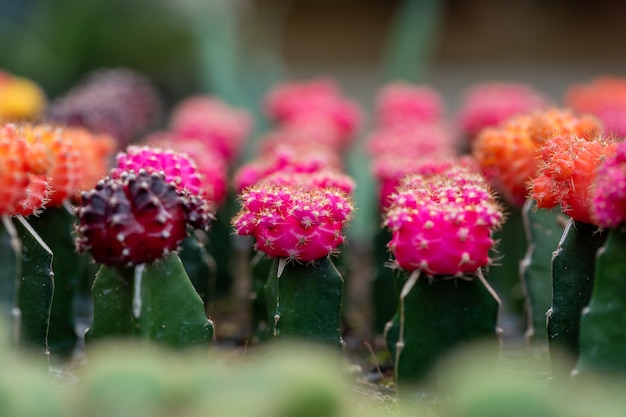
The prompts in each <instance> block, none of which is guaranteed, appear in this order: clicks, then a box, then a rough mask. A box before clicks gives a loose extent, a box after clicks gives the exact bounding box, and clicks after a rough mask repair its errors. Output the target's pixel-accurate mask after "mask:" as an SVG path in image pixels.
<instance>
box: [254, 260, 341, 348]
mask: <svg viewBox="0 0 626 417" xmlns="http://www.w3.org/2000/svg"><path fill="white" fill-rule="evenodd" d="M265 297H266V302H267V310H268V317H267V320H268V323H269V332H270V334H271V336H273V337H277V338H290V339H305V340H309V341H314V342H320V343H325V344H329V345H333V346H336V347H339V348H341V347H342V346H343V341H342V338H341V307H342V303H343V278H342V277H341V275H340V274H339V272H338V271H337V268H335V265H333V262H332V261H331V259H330V258H328V257H326V258H322V259H319V260H316V261H313V262H309V263H306V264H300V263H295V262H286V260H285V259H284V258H283V259H275V260H274V263H273V265H272V269H271V270H270V273H269V276H268V280H267V283H266V284H265Z"/></svg>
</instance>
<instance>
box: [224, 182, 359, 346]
mask: <svg viewBox="0 0 626 417" xmlns="http://www.w3.org/2000/svg"><path fill="white" fill-rule="evenodd" d="M241 203H242V209H241V211H240V212H239V214H238V215H237V216H236V217H235V218H234V219H233V225H234V227H235V229H236V230H237V233H238V234H240V235H251V236H254V238H255V241H256V243H255V247H256V249H257V250H259V251H262V252H264V253H265V254H267V255H268V256H270V257H271V258H274V263H273V265H272V268H271V270H270V273H269V277H268V279H267V282H266V284H265V297H266V298H265V299H266V303H267V314H268V316H267V321H268V327H269V329H268V330H269V333H270V335H271V336H274V337H288V338H304V339H308V340H314V341H318V342H324V343H330V344H334V345H336V346H342V345H343V342H342V339H341V332H340V320H341V306H342V297H343V279H342V277H341V275H340V274H339V272H338V271H337V269H336V268H335V266H334V265H333V263H332V261H331V260H330V259H329V255H330V254H332V253H335V252H336V251H337V248H338V246H339V245H341V243H343V241H344V237H343V235H342V230H343V227H344V224H345V223H347V221H348V220H349V218H350V216H351V213H352V210H353V208H352V203H351V201H350V199H349V197H348V196H347V195H346V194H345V193H344V192H342V191H339V190H337V189H328V188H306V187H303V186H301V185H293V184H292V185H289V184H285V185H278V184H271V183H263V184H259V185H257V186H256V187H252V188H249V189H248V190H246V191H245V192H244V193H243V194H242V196H241Z"/></svg>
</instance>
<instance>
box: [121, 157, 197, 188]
mask: <svg viewBox="0 0 626 417" xmlns="http://www.w3.org/2000/svg"><path fill="white" fill-rule="evenodd" d="M116 160H117V167H115V168H113V169H112V170H111V176H112V177H113V178H117V177H119V176H120V175H122V174H123V173H125V172H129V171H136V172H138V171H140V170H142V169H143V170H145V171H146V172H148V173H152V172H163V173H164V175H165V179H166V181H169V182H172V183H174V184H175V185H176V188H177V189H178V190H181V189H186V190H187V191H189V192H190V193H192V194H194V195H200V193H201V188H202V178H201V176H200V174H199V172H198V169H197V167H196V164H195V162H194V161H193V160H192V159H191V158H190V157H189V156H188V155H187V154H184V153H180V152H175V151H173V150H171V149H167V150H164V149H160V148H151V147H148V146H135V145H131V146H129V147H128V148H127V149H126V152H120V153H118V154H117V156H116Z"/></svg>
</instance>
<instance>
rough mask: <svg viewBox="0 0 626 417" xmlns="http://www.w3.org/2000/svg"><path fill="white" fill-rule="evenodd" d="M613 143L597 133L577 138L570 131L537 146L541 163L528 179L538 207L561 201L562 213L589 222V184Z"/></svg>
mask: <svg viewBox="0 0 626 417" xmlns="http://www.w3.org/2000/svg"><path fill="white" fill-rule="evenodd" d="M616 146H617V143H615V142H613V141H610V140H605V139H603V138H602V137H601V136H595V137H590V138H581V137H578V136H576V135H574V134H566V135H559V136H555V137H554V138H552V139H550V140H548V141H547V142H546V143H545V144H544V146H543V147H542V148H541V163H540V168H539V171H538V172H537V177H536V178H535V179H534V180H533V181H532V185H531V190H532V195H533V198H534V199H535V200H536V201H537V206H538V207H540V208H552V207H555V206H556V205H557V204H560V205H561V210H562V211H563V213H565V214H567V215H568V216H570V217H571V218H573V219H574V220H576V221H580V222H584V223H593V220H592V216H591V186H592V185H593V183H594V181H595V178H596V171H597V168H598V166H599V165H600V163H601V162H602V161H603V160H604V158H605V157H606V156H609V155H612V154H614V153H615V148H616Z"/></svg>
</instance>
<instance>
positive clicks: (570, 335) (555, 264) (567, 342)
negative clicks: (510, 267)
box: [548, 219, 606, 378]
mask: <svg viewBox="0 0 626 417" xmlns="http://www.w3.org/2000/svg"><path fill="white" fill-rule="evenodd" d="M605 239H606V231H602V230H599V229H598V227H596V226H594V225H592V224H588V223H582V222H578V221H575V220H573V219H570V221H569V223H568V224H567V226H566V227H565V230H564V232H563V236H562V237H561V240H560V242H559V244H558V247H557V249H556V251H555V253H554V256H553V258H552V306H551V307H550V310H549V312H548V342H549V347H550V358H551V360H552V364H553V377H556V378H562V377H565V376H566V375H561V374H558V370H561V369H562V370H565V371H569V370H571V369H572V368H573V367H574V365H575V363H576V362H575V361H576V357H577V356H578V354H579V350H580V345H579V335H580V316H581V312H582V311H583V309H584V308H585V307H586V306H587V304H588V303H589V299H590V297H591V291H592V288H593V280H594V269H595V259H596V252H597V251H598V248H600V247H601V246H602V244H603V243H604V241H605ZM557 365H558V366H557Z"/></svg>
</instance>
